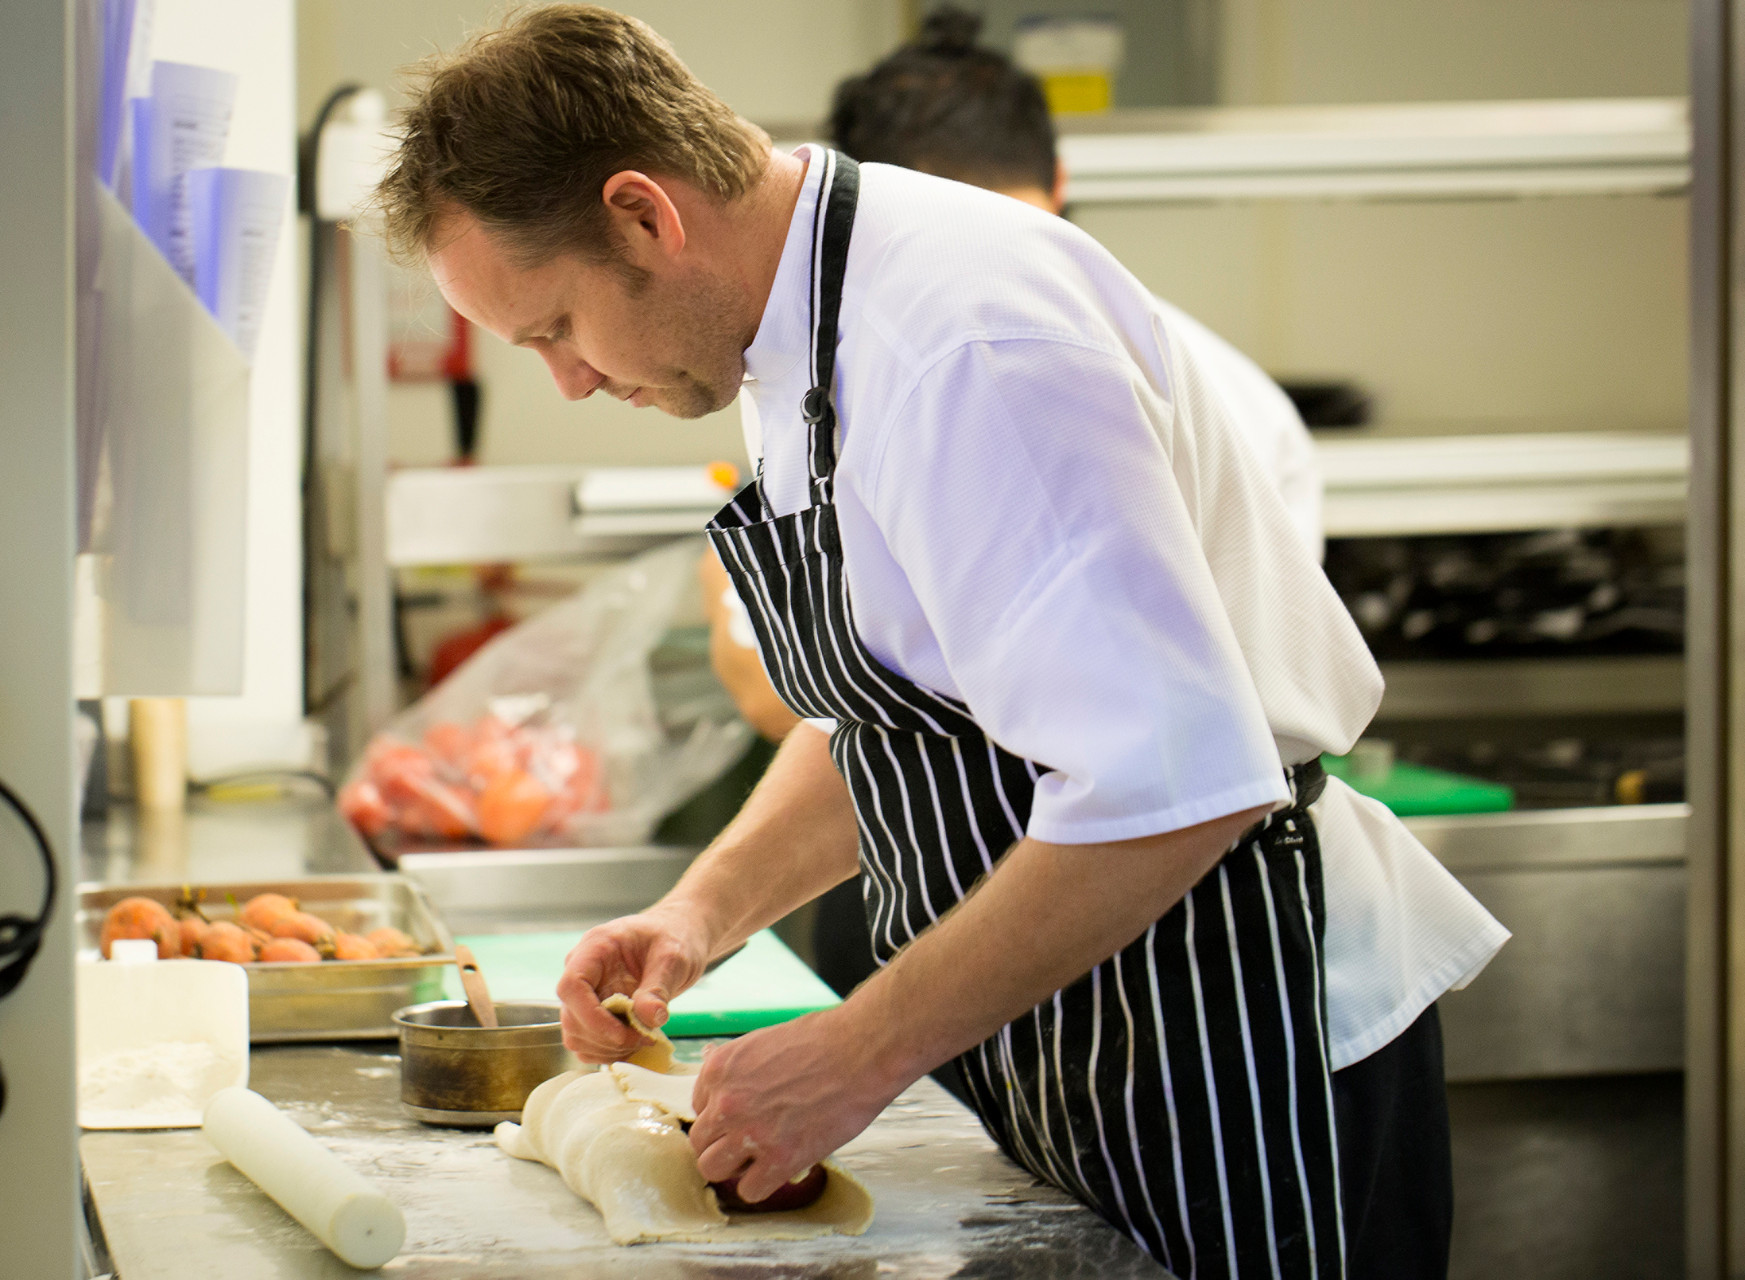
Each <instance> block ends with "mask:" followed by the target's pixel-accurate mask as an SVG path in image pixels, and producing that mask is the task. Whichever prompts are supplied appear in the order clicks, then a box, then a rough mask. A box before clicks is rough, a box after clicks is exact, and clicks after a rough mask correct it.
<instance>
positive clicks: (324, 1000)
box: [76, 875, 454, 1044]
mask: <svg viewBox="0 0 1745 1280" xmlns="http://www.w3.org/2000/svg"><path fill="white" fill-rule="evenodd" d="M195 887H196V888H203V889H204V890H205V891H206V897H205V901H204V903H203V904H202V909H203V910H204V911H205V912H206V914H207V915H208V916H209V917H210V918H212V919H214V920H228V919H231V918H233V917H234V915H235V913H236V908H235V906H233V905H232V904H233V903H236V904H240V903H243V902H246V901H248V899H250V898H252V897H253V896H254V895H255V894H257V893H282V894H285V895H287V896H289V897H293V898H296V899H298V900H299V901H300V902H301V903H302V904H303V907H304V909H305V910H307V911H310V912H313V913H314V914H315V915H318V916H320V917H321V918H322V919H323V920H326V921H327V922H328V923H330V924H332V925H333V926H334V927H335V928H337V929H343V930H346V931H348V932H351V933H368V932H369V931H370V930H371V929H378V928H381V927H382V926H384V925H391V926H393V927H394V928H396V929H399V930H400V931H401V932H402V933H405V934H406V935H407V936H408V937H410V938H411V939H412V941H413V942H415V943H417V944H418V945H419V946H420V947H422V948H423V949H424V950H425V953H426V954H424V955H421V956H414V957H409V958H407V959H403V960H327V961H323V962H322V963H320V964H251V965H244V966H241V968H242V970H243V972H244V973H246V974H247V981H248V1018H249V1035H250V1038H251V1039H252V1041H253V1042H254V1043H255V1044H263V1043H271V1042H276V1041H284V1040H340V1039H367V1038H370V1037H376V1036H392V1035H393V1034H394V1022H393V1015H394V1010H396V1009H399V1008H401V1007H403V1006H405V1005H408V1004H416V1003H418V1002H419V1001H420V1000H428V999H433V998H434V997H435V996H436V995H438V994H439V993H440V991H441V984H442V971H443V969H444V968H446V967H447V966H449V965H450V964H452V963H453V946H454V943H453V939H452V938H450V936H449V932H448V927H447V926H446V925H445V924H443V922H442V920H441V918H440V917H438V916H437V914H436V912H435V910H434V909H433V908H432V907H431V905H430V900H429V899H428V898H427V897H425V895H424V891H423V890H422V889H420V888H419V887H418V886H417V885H416V884H414V883H413V882H412V881H410V880H407V879H406V878H404V877H403V876H397V875H362V876H311V877H305V878H299V879H286V880H259V881H237V882H230V883H212V882H208V883H206V884H203V885H197V886H195ZM183 889H184V886H183V885H180V884H125V885H122V884H116V885H106V884H86V885H81V886H80V888H79V906H78V912H77V922H76V927H77V929H78V938H79V944H78V945H79V948H80V954H81V955H85V954H89V955H91V956H95V955H96V954H97V940H98V937H99V935H100V934H101V932H102V929H103V916H104V913H106V912H107V911H108V910H109V908H110V907H111V906H113V905H114V904H115V903H116V902H119V901H120V900H121V899H122V898H126V897H132V896H136V895H137V896H142V897H148V898H155V899H156V900H157V901H159V902H162V903H164V904H165V905H166V906H170V905H173V904H174V903H175V901H176V899H177V898H178V897H179V896H180V895H181V893H182V891H183Z"/></svg>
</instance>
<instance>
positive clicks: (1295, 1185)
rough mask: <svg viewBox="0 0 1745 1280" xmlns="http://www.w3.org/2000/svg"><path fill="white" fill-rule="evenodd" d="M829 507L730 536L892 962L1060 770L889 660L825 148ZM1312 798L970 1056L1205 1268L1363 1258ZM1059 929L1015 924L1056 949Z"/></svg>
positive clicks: (986, 1093) (822, 327)
mask: <svg viewBox="0 0 1745 1280" xmlns="http://www.w3.org/2000/svg"><path fill="white" fill-rule="evenodd" d="M813 163H814V164H821V165H823V166H824V169H823V180H822V183H821V185H820V188H819V193H818V206H817V208H816V209H815V211H814V234H813V249H812V260H813V261H812V295H811V296H812V338H811V370H812V389H811V390H810V391H809V392H808V393H807V394H806V397H805V399H804V401H803V403H802V406H801V412H802V416H803V417H804V418H805V420H806V422H807V424H808V427H809V432H810V438H809V447H808V470H809V475H810V482H811V504H810V505H809V506H806V507H804V508H802V509H801V510H799V511H796V512H794V513H793V514H792V515H786V516H775V515H774V514H773V512H772V511H771V509H770V506H769V503H768V500H767V499H766V497H765V496H764V492H763V485H762V478H761V467H760V471H759V477H758V479H756V480H754V481H753V482H752V483H751V484H750V485H748V486H747V487H746V488H745V489H743V490H742V491H741V492H740V493H739V494H738V495H737V496H736V497H735V498H734V500H733V501H732V502H731V503H729V504H728V505H727V506H726V507H725V508H723V509H722V511H721V512H720V513H719V514H718V515H717V516H716V517H715V519H714V520H713V521H712V522H711V524H710V526H709V535H710V538H711V540H712V541H713V543H714V545H715V548H716V550H717V552H718V553H719V554H720V556H721V560H722V563H723V564H724V565H726V567H727V572H728V574H729V576H730V577H731V578H732V580H733V583H734V586H735V587H736V588H737V590H738V592H739V595H740V597H741V598H742V599H743V600H744V601H745V605H746V608H747V610H748V611H749V613H750V615H751V621H752V626H753V628H754V629H755V630H756V632H757V638H758V643H759V644H760V645H761V647H762V652H763V656H764V664H765V667H766V669H767V671H768V673H769V676H770V680H771V682H772V683H773V684H774V686H775V688H776V691H777V692H778V693H779V694H780V695H781V696H782V698H783V699H784V700H785V701H786V702H787V703H788V705H789V706H790V707H792V708H793V709H794V711H796V712H797V713H798V714H800V715H802V716H809V717H828V718H832V719H834V720H835V721H836V723H837V728H836V730H835V732H834V733H833V734H832V735H831V738H830V753H831V757H832V759H833V760H834V761H835V763H836V767H837V768H838V769H839V770H840V771H841V773H842V775H843V777H844V778H845V779H846V781H847V783H848V787H849V791H850V793H851V794H852V796H853V799H854V806H855V812H856V815H857V819H858V823H859V828H860V862H861V877H860V878H861V889H862V894H863V897H864V899H865V903H866V911H867V919H868V922H869V924H870V926H871V930H872V937H873V946H874V950H875V952H876V955H877V959H878V962H879V963H880V964H881V965H882V964H885V963H887V962H888V961H889V960H890V959H891V957H892V956H894V955H895V954H896V953H897V952H898V951H899V950H900V949H901V948H902V947H903V946H904V945H905V944H907V943H908V942H910V941H911V940H913V939H914V938H915V937H916V936H917V935H919V934H920V933H921V932H923V931H924V930H925V929H927V928H928V927H929V926H930V925H932V924H933V923H934V922H936V921H937V920H938V919H939V918H940V916H942V915H944V914H945V913H946V912H947V911H948V910H950V909H951V907H952V906H954V905H955V904H956V903H957V902H958V901H959V900H960V899H961V898H963V896H964V895H965V894H966V893H967V892H968V891H969V890H970V888H971V887H972V886H973V885H974V884H975V882H976V881H977V880H978V879H979V878H980V877H982V876H984V875H987V874H988V873H990V872H991V871H993V869H994V867H995V865H996V864H997V863H998V862H999V860H1000V858H1001V857H1002V856H1003V855H1004V854H1005V852H1006V851H1007V850H1008V849H1010V848H1011V847H1012V845H1014V844H1015V843H1016V842H1017V841H1018V840H1019V839H1021V838H1022V837H1023V835H1024V830H1025V826H1026V824H1027V822H1028V820H1029V817H1030V806H1031V798H1032V795H1033V793H1034V790H1035V786H1036V781H1037V779H1038V778H1039V777H1040V776H1041V775H1042V774H1043V773H1044V772H1046V771H1047V768H1046V766H1043V765H1039V764H1037V763H1036V762H1034V761H1030V760H1024V759H1020V758H1019V757H1017V756H1015V755H1012V754H1011V753H1010V752H1007V751H1004V750H1002V749H1001V748H1000V747H999V746H998V745H997V744H996V743H994V742H993V741H992V740H991V739H989V738H988V736H987V735H986V734H985V733H983V732H982V731H981V729H980V728H979V727H978V726H977V724H976V722H975V720H974V718H973V717H972V716H971V714H970V711H969V708H968V706H967V705H966V704H964V703H963V702H961V701H960V700H958V699H955V698H949V697H946V696H944V695H942V694H939V693H936V692H933V691H931V690H929V689H926V688H923V687H921V686H920V685H917V684H915V683H914V682H913V681H910V680H908V679H905V678H904V677H903V676H901V675H898V674H897V673H896V672H894V671H892V670H890V669H889V668H888V667H886V666H885V665H884V664H883V663H881V662H880V661H879V660H878V659H877V658H876V657H874V656H873V655H872V654H871V653H870V652H869V651H868V650H867V648H866V646H865V645H863V644H862V643H861V641H860V638H859V633H858V632H857V631H856V629H855V626H854V622H853V611H852V609H851V607H850V603H849V596H848V585H847V579H846V576H845V574H844V568H843V560H842V545H841V540H840V537H839V535H838V533H837V524H836V510H835V507H834V505H833V501H832V486H833V477H834V472H835V467H836V439H835V436H836V415H835V409H834V407H833V405H832V402H831V395H830V389H831V386H832V375H833V371H834V366H835V354H836V340H837V319H838V308H839V306H840V302H841V296H842V278H843V271H844V267H845V264H846V261H847V255H848V244H849V239H850V236H851V234H852V231H853V224H854V208H855V202H856V197H857V194H858V190H859V171H858V168H857V167H856V165H855V163H854V162H853V161H852V160H850V159H848V158H847V157H846V156H842V155H840V154H838V153H836V152H833V151H821V150H820V151H815V152H814V155H813ZM1290 781H1291V790H1292V796H1293V800H1292V803H1291V805H1290V807H1289V808H1286V809H1283V810H1281V811H1279V812H1277V813H1274V814H1272V815H1271V816H1269V817H1268V818H1267V819H1265V820H1264V821H1263V822H1261V823H1260V824H1259V825H1258V826H1256V827H1255V828H1253V829H1252V830H1250V831H1249V832H1247V833H1246V834H1245V835H1244V836H1243V837H1242V839H1241V840H1239V841H1238V842H1237V843H1236V845H1234V846H1233V847H1232V848H1231V849H1230V851H1229V852H1228V853H1227V854H1226V855H1225V856H1224V858H1223V860H1222V861H1221V862H1220V863H1219V864H1218V865H1217V866H1216V867H1215V868H1214V869H1213V870H1212V871H1211V872H1209V873H1208V874H1207V876H1206V877H1205V879H1204V880H1202V881H1201V882H1200V883H1199V884H1198V885H1197V886H1196V887H1195V888H1194V889H1193V891H1192V892H1190V893H1189V894H1188V895H1187V897H1186V898H1184V899H1183V900H1182V901H1181V902H1180V903H1179V904H1177V906H1176V907H1175V908H1173V909H1172V910H1171V911H1169V912H1168V913H1167V914H1166V915H1164V916H1163V917H1162V918H1161V919H1159V920H1158V921H1157V922H1156V923H1155V924H1153V925H1152V926H1151V928H1150V929H1149V930H1147V932H1146V933H1145V935H1144V936H1143V937H1141V938H1140V939H1139V940H1137V941H1136V942H1134V943H1133V944H1131V945H1130V946H1128V947H1127V948H1126V949H1125V950H1123V951H1121V952H1119V953H1118V954H1116V955H1115V956H1113V957H1111V958H1110V959H1108V960H1106V961H1104V962H1103V963H1102V964H1099V965H1098V966H1097V967H1096V968H1094V969H1093V970H1091V972H1089V973H1087V974H1086V975H1085V976H1084V977H1083V978H1081V979H1079V980H1078V981H1077V982H1075V983H1073V984H1072V985H1071V986H1069V987H1067V988H1065V989H1064V990H1061V991H1058V992H1056V993H1055V994H1054V996H1053V997H1052V998H1051V999H1049V1000H1047V1001H1044V1002H1043V1003H1042V1004H1039V1005H1037V1006H1036V1008H1035V1009H1033V1010H1032V1011H1031V1012H1030V1013H1029V1014H1028V1015H1027V1016H1025V1017H1022V1018H1019V1019H1017V1020H1016V1021H1014V1022H1012V1023H1010V1024H1008V1025H1007V1026H1005V1027H1003V1028H1002V1029H1001V1030H1000V1031H999V1032H998V1033H997V1034H996V1035H994V1036H993V1037H991V1038H990V1039H988V1040H987V1041H985V1042H983V1043H982V1044H980V1045H978V1046H977V1047H976V1048H974V1049H972V1050H970V1051H969V1052H968V1053H966V1054H964V1055H962V1056H961V1057H960V1058H959V1059H958V1060H957V1065H958V1068H959V1070H960V1071H961V1072H962V1074H963V1078H964V1080H965V1081H966V1083H967V1086H968V1088H969V1091H970V1093H971V1095H972V1096H973V1099H974V1106H975V1110H976V1111H977V1113H978V1115H979V1116H980V1118H981V1121H982V1124H983V1125H984V1126H985V1127H986V1129H987V1131H988V1133H989V1134H990V1135H991V1136H992V1137H993V1139H994V1141H995V1142H997V1143H998V1144H999V1145H1000V1147H1001V1149H1002V1150H1004V1151H1005V1152H1006V1154H1007V1155H1009V1156H1010V1157H1011V1158H1012V1159H1013V1160H1015V1161H1017V1162H1018V1163H1019V1164H1021V1165H1023V1166H1024V1167H1025V1168H1027V1169H1028V1170H1030V1172H1032V1173H1033V1174H1035V1175H1036V1176H1037V1177H1038V1178H1041V1179H1043V1180H1045V1181H1047V1182H1050V1183H1053V1184H1054V1185H1055V1186H1058V1187H1060V1188H1061V1189H1063V1190H1064V1191H1066V1192H1068V1193H1069V1194H1071V1195H1073V1196H1075V1197H1077V1198H1078V1199H1080V1200H1082V1201H1083V1202H1084V1203H1085V1204H1087V1205H1089V1206H1090V1207H1091V1208H1093V1209H1095V1210H1096V1211H1097V1212H1098V1213H1100V1214H1102V1215H1103V1216H1104V1217H1105V1218H1106V1219H1108V1220H1109V1221H1110V1222H1112V1223H1113V1224H1115V1225H1116V1226H1117V1227H1118V1228H1120V1229H1121V1230H1122V1231H1125V1232H1126V1233H1128V1234H1129V1235H1131V1236H1132V1237H1133V1238H1134V1239H1135V1240H1137V1241H1138V1242H1139V1243H1140V1244H1141V1245H1142V1246H1143V1247H1144V1248H1145V1249H1147V1250H1148V1251H1149V1252H1150V1253H1152V1254H1153V1255H1154V1256H1155V1257H1156V1258H1158V1259H1159V1261H1161V1262H1162V1263H1163V1264H1164V1265H1165V1266H1166V1267H1168V1268H1169V1269H1170V1270H1172V1271H1174V1272H1175V1273H1176V1274H1177V1275H1179V1276H1181V1277H1183V1280H1218V1278H1221V1277H1236V1276H1253V1277H1273V1278H1278V1280H1283V1278H1285V1277H1290V1278H1295V1277H1327V1278H1328V1280H1340V1277H1342V1275H1343V1273H1344V1252H1345V1244H1344V1237H1343V1227H1342V1222H1341V1218H1340V1211H1339V1183H1338V1155H1337V1146H1336V1142H1335V1137H1334V1128H1333V1104H1332V1091H1331V1085H1330V1080H1331V1077H1330V1070H1329V1066H1328V1060H1327V1052H1326V1031H1325V1024H1326V1018H1325V994H1324V991H1323V984H1322V961H1321V940H1322V930H1323V922H1324V919H1325V912H1324V910H1323V903H1322V888H1321V860H1320V851H1319V847H1318V845H1317V843H1316V839H1315V829H1314V825H1313V823H1312V822H1311V821H1310V818H1309V815H1308V812H1307V809H1308V806H1309V804H1310V803H1312V802H1313V800H1314V799H1315V797H1316V796H1317V795H1318V794H1319V793H1320V788H1321V784H1322V781H1323V776H1322V774H1321V771H1320V766H1319V764H1311V765H1304V766H1298V767H1297V768H1295V769H1293V770H1291V771H1290ZM1046 928H1047V922H1046V921H1045V920H1043V921H1037V922H1035V926H1034V930H1032V931H1031V933H1027V934H1025V935H1020V936H1015V937H1013V938H1012V939H1010V945H1012V946H1013V947H1015V948H1020V947H1026V946H1031V945H1033V941H1032V937H1033V934H1034V932H1039V931H1044V930H1046Z"/></svg>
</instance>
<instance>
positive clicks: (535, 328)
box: [509, 316, 562, 347]
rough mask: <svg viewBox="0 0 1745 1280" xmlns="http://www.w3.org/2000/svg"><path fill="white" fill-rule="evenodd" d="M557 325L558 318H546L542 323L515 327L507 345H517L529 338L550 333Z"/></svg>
mask: <svg viewBox="0 0 1745 1280" xmlns="http://www.w3.org/2000/svg"><path fill="white" fill-rule="evenodd" d="M558 319H559V320H560V319H562V317H561V316H560V317H558ZM557 325H558V320H547V321H546V322H545V323H544V324H533V325H528V326H527V327H526V328H523V329H517V330H516V331H515V333H514V335H513V336H512V337H511V338H510V339H509V345H510V346H513V347H518V346H520V345H521V344H522V343H523V342H526V341H527V340H528V339H529V338H538V337H541V336H543V335H547V334H549V333H551V331H552V330H553V329H555V328H557Z"/></svg>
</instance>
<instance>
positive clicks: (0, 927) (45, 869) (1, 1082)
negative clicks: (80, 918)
mask: <svg viewBox="0 0 1745 1280" xmlns="http://www.w3.org/2000/svg"><path fill="white" fill-rule="evenodd" d="M0 800H3V801H5V802H6V804H7V806H8V807H9V808H10V809H11V810H12V811H13V812H14V813H16V814H17V815H18V817H19V819H20V820H21V821H22V822H23V823H24V825H25V826H26V827H27V828H28V829H29V831H30V838H31V839H32V840H33V841H35V842H36V852H37V855H38V856H39V857H40V858H41V859H42V875H43V891H42V910H40V911H38V912H37V914H36V916H35V917H34V918H32V917H30V916H21V915H0V1000H4V999H5V998H6V997H7V996H9V995H11V994H12V993H13V992H14V991H16V990H17V989H18V984H19V983H21V982H23V981H24V975H25V974H26V973H27V972H29V970H30V964H31V961H33V960H35V959H36V953H37V951H38V949H39V948H40V947H41V946H42V935H43V934H44V933H45V932H46V931H47V930H48V925H49V918H50V917H51V916H52V915H53V914H54V908H55V894H56V893H57V891H58V890H59V887H60V884H59V879H58V877H57V875H56V873H55V851H54V847H53V846H52V845H50V844H49V840H48V835H47V834H46V833H45V832H44V831H43V829H42V823H40V822H38V821H37V820H36V815H35V814H34V813H32V812H31V811H30V806H29V805H27V804H25V803H24V801H23V800H21V799H19V798H18V793H17V792H15V791H13V790H12V788H11V787H9V786H7V785H6V784H5V783H4V782H0ZM5 1109H6V1078H5V1077H4V1076H0V1112H3V1111H5Z"/></svg>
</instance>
